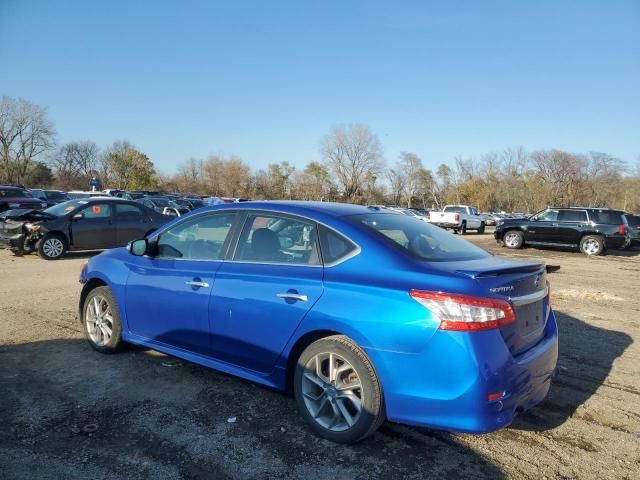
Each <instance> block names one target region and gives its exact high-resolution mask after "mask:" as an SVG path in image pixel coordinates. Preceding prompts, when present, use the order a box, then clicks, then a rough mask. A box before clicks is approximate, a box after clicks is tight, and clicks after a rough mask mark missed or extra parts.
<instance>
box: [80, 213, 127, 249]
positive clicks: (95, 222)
mask: <svg viewBox="0 0 640 480" xmlns="http://www.w3.org/2000/svg"><path fill="white" fill-rule="evenodd" d="M112 210H113V209H112V203H111V202H104V203H91V204H90V205H87V206H86V207H84V208H83V209H81V210H77V211H76V212H75V214H78V213H81V214H82V217H81V218H75V219H74V218H72V219H71V240H72V244H73V249H74V250H98V249H103V248H113V247H115V246H116V227H115V223H114V221H113V211H112Z"/></svg>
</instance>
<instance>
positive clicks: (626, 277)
mask: <svg viewBox="0 0 640 480" xmlns="http://www.w3.org/2000/svg"><path fill="white" fill-rule="evenodd" d="M468 238H469V239H470V240H472V241H474V242H476V243H478V244H480V245H482V246H483V247H486V248H488V249H490V250H493V251H495V252H497V253H498V254H501V255H508V256H511V257H515V258H539V259H543V260H545V261H546V262H547V263H549V264H556V265H560V266H561V270H560V271H559V272H558V273H554V274H553V275H550V281H551V288H552V299H553V303H554V307H555V309H556V312H557V313H558V314H559V328H560V349H561V359H560V369H561V374H562V375H561V376H560V377H559V378H558V379H557V381H556V382H555V384H554V385H553V387H552V390H551V393H550V395H549V397H548V400H547V401H546V402H544V403H543V404H542V405H540V406H539V407H537V408H535V409H534V410H532V411H530V412H528V413H527V414H525V415H522V416H521V417H520V418H518V419H517V421H516V423H515V424H514V425H512V426H511V427H510V428H507V429H505V430H502V431H500V432H497V433H494V434H490V435H484V436H471V435H461V434H449V433H445V432H438V431H431V430H427V429H417V428H411V427H405V426H401V425H394V424H385V425H384V426H383V427H382V428H381V429H380V431H379V432H378V433H377V434H376V435H375V436H374V437H373V438H371V439H369V440H367V441H365V442H364V443H362V444H360V445H357V446H339V445H335V444H332V443H330V442H327V441H324V440H320V439H318V438H317V437H315V436H314V435H313V434H311V433H310V432H309V431H308V430H307V428H306V427H305V425H304V424H303V422H302V420H301V418H300V417H299V416H298V414H297V412H296V410H295V405H294V402H293V400H292V398H290V397H287V396H285V395H282V394H280V393H277V392H272V391H269V390H265V389H263V388H260V387H257V386H255V385H253V384H250V383H247V382H244V381H241V380H238V379H234V378H231V377H227V376H224V375H220V374H218V373H216V372H213V371H211V370H208V369H206V368H204V367H199V366H196V365H192V364H189V363H186V362H182V361H178V360H176V359H172V358H169V357H166V356H163V355H161V354H158V353H155V352H151V351H145V350H141V349H132V350H130V351H128V352H125V353H122V354H118V355H112V356H103V355H100V354H98V353H96V352H94V351H93V350H91V349H90V347H89V346H88V344H87V343H86V342H85V341H84V340H83V338H82V335H81V331H80V326H79V323H78V320H77V315H76V302H77V297H78V292H79V288H80V286H79V284H78V281H77V278H78V273H79V271H80V267H81V264H82V263H83V262H84V261H85V259H86V258H87V255H74V256H71V257H69V258H67V259H64V260H60V261H56V262H45V261H43V260H40V259H39V258H37V257H35V256H33V255H31V256H28V257H24V258H14V257H12V256H11V255H10V254H9V253H8V252H5V251H0V272H1V275H2V279H1V280H0V282H1V283H0V472H2V473H1V474H0V475H1V476H2V478H7V479H13V478H55V479H59V478H65V479H70V478H83V479H86V478H92V479H98V478H109V479H112V478H122V479H130V478H151V477H155V478H163V479H165V478H205V477H211V478H243V479H244V478H313V479H314V480H321V479H340V478H366V479H370V478H429V477H434V478H460V477H471V478H501V477H509V478H536V479H541V478H593V479H602V478H634V479H637V478H640V346H639V345H640V343H639V340H640V251H637V250H636V251H635V252H633V253H625V254H621V253H615V252H612V254H611V255H609V256H606V257H602V258H586V257H584V256H582V255H581V254H578V253H573V252H557V251H550V250H547V251H544V250H533V249H526V250H521V251H518V252H516V253H513V254H511V253H510V252H507V251H505V250H504V249H500V248H497V247H496V246H495V244H494V242H493V238H492V236H491V234H485V235H475V234H470V235H469V236H468ZM229 417H236V419H237V420H236V422H235V423H229V422H228V419H229ZM94 428H95V431H93V432H91V430H93V429H94Z"/></svg>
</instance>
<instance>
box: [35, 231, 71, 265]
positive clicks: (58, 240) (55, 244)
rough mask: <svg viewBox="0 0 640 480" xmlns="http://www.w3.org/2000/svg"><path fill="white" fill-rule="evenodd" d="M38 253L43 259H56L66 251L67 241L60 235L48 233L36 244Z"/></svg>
mask: <svg viewBox="0 0 640 480" xmlns="http://www.w3.org/2000/svg"><path fill="white" fill-rule="evenodd" d="M36 248H37V250H38V255H39V256H40V258H44V259H45V260H57V259H59V258H61V257H62V256H63V255H64V253H65V252H66V251H67V242H65V240H64V238H62V236H60V235H56V234H54V233H48V234H47V235H45V236H44V237H42V238H41V239H40V240H38V245H37V247H36Z"/></svg>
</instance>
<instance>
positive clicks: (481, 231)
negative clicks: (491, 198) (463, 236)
mask: <svg viewBox="0 0 640 480" xmlns="http://www.w3.org/2000/svg"><path fill="white" fill-rule="evenodd" d="M478 233H484V222H481V223H480V228H479V229H478Z"/></svg>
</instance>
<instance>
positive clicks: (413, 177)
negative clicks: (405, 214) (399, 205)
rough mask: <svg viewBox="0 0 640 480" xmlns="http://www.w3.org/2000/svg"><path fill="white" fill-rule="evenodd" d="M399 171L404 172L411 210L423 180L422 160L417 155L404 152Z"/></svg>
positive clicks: (401, 155)
mask: <svg viewBox="0 0 640 480" xmlns="http://www.w3.org/2000/svg"><path fill="white" fill-rule="evenodd" d="M398 169H399V170H400V171H402V173H403V175H404V177H405V182H404V183H405V191H406V194H407V207H408V208H411V207H412V201H413V199H414V197H417V196H418V194H419V192H420V186H421V180H423V178H421V177H420V175H419V173H420V171H421V170H423V168H422V160H420V157H418V156H417V155H416V154H415V153H410V152H402V153H401V154H400V162H399V164H398ZM423 203H424V202H423Z"/></svg>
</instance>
